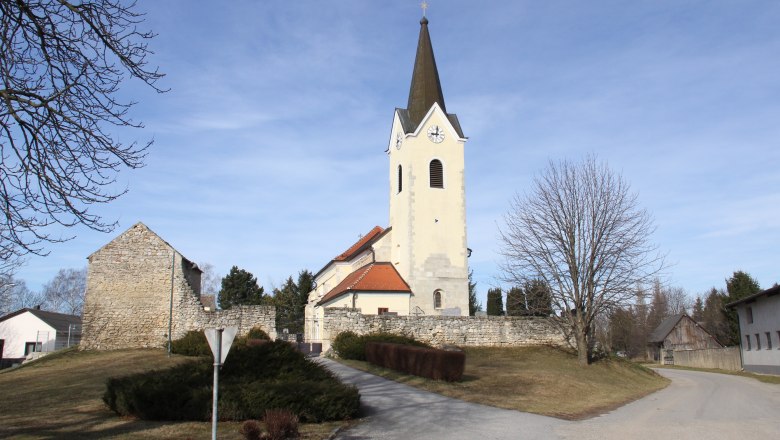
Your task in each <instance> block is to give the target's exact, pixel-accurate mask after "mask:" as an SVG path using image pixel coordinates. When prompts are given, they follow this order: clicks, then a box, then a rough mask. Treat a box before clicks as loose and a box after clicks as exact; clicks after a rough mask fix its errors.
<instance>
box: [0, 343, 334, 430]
mask: <svg viewBox="0 0 780 440" xmlns="http://www.w3.org/2000/svg"><path fill="white" fill-rule="evenodd" d="M188 360H189V358H186V357H183V356H177V355H174V356H172V357H170V358H169V357H168V356H167V354H166V352H165V351H164V350H151V349H150V350H117V351H103V352H96V351H81V352H80V351H76V350H74V349H68V350H64V351H63V352H60V353H56V354H52V355H49V356H46V357H45V358H42V359H41V360H39V361H36V362H32V363H30V364H28V365H25V366H23V367H21V368H18V369H13V370H11V369H6V370H2V371H0V390H2V393H1V394H0V395H2V399H0V438H13V439H44V438H46V439H49V438H80V439H90V438H95V439H97V438H101V439H103V438H114V439H148V438H166V439H168V438H180V439H184V438H193V439H206V438H211V423H210V422H150V421H143V420H136V419H131V418H120V417H118V416H117V415H116V414H115V413H113V412H111V411H110V410H109V409H108V408H107V407H106V406H105V405H104V403H103V400H102V396H103V392H104V391H105V382H106V379H108V378H109V377H113V376H123V375H127V374H131V373H137V372H142V371H147V370H152V369H162V368H166V367H170V366H173V365H176V364H179V363H182V362H187V361H188ZM344 424H345V423H344V422H331V423H322V424H305V425H301V433H302V434H303V438H305V439H324V438H327V437H328V436H329V435H330V433H331V432H332V431H333V430H334V429H336V428H337V427H340V426H342V425H344ZM240 427H241V423H240V422H222V423H220V424H219V427H218V436H219V438H220V439H226V440H229V439H242V438H243V437H242V436H241V435H240V434H239V433H238V431H239V429H240Z"/></svg>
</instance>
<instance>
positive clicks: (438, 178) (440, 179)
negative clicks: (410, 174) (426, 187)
mask: <svg viewBox="0 0 780 440" xmlns="http://www.w3.org/2000/svg"><path fill="white" fill-rule="evenodd" d="M430 172H431V188H444V170H443V168H442V165H441V161H440V160H439V159H433V160H432V161H431V165H430Z"/></svg>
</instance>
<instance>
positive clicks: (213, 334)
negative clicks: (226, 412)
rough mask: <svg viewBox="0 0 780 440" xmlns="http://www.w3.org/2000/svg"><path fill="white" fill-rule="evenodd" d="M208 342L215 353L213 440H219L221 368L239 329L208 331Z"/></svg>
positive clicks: (229, 328)
mask: <svg viewBox="0 0 780 440" xmlns="http://www.w3.org/2000/svg"><path fill="white" fill-rule="evenodd" d="M205 333H206V340H207V341H209V347H211V352H212V353H214V392H213V393H214V400H213V403H212V410H211V439H212V440H217V420H218V417H217V401H218V400H219V367H220V366H222V364H223V363H225V358H226V357H227V355H228V352H229V351H230V346H231V345H232V344H233V338H235V337H236V333H238V327H225V328H223V329H222V328H209V329H206V331H205Z"/></svg>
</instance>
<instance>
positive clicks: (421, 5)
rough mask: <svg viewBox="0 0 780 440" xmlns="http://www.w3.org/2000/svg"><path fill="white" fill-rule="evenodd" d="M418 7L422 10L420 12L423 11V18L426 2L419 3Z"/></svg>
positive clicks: (426, 7)
mask: <svg viewBox="0 0 780 440" xmlns="http://www.w3.org/2000/svg"><path fill="white" fill-rule="evenodd" d="M420 7H421V8H422V11H423V17H425V10H426V9H428V2H425V1H424V2H422V3H420Z"/></svg>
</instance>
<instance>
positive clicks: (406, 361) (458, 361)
mask: <svg viewBox="0 0 780 440" xmlns="http://www.w3.org/2000/svg"><path fill="white" fill-rule="evenodd" d="M366 357H367V359H368V361H369V362H371V363H372V364H374V365H378V366H380V367H385V368H390V369H393V370H397V371H401V372H404V373H407V374H413V375H415V376H421V377H427V378H429V379H434V380H446V381H448V382H455V381H459V380H461V378H462V377H463V370H464V368H465V365H466V355H465V354H464V353H463V352H462V351H460V350H439V349H435V348H425V347H415V346H409V345H400V344H393V343H384V342H369V343H368V344H367V345H366Z"/></svg>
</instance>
